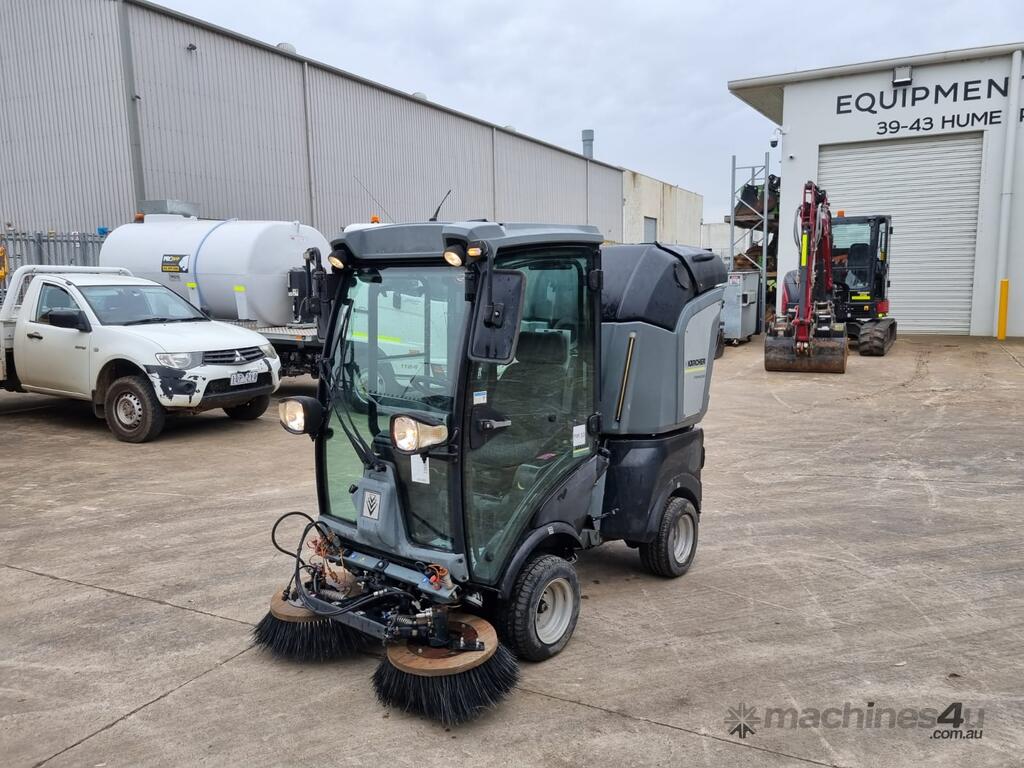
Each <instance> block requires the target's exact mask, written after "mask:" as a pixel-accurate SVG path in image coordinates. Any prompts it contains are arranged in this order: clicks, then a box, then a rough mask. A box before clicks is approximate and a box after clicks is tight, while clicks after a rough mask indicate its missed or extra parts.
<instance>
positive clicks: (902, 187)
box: [818, 133, 981, 334]
mask: <svg viewBox="0 0 1024 768" xmlns="http://www.w3.org/2000/svg"><path fill="white" fill-rule="evenodd" d="M818 183H819V184H820V185H821V186H822V187H824V188H825V190H826V191H827V192H828V197H829V200H830V201H831V203H832V212H833V214H835V212H836V211H838V210H844V211H845V212H846V214H847V215H848V216H863V215H867V214H873V213H877V214H889V215H890V216H892V229H893V233H894V234H893V239H892V244H891V248H890V253H891V263H890V267H889V277H890V280H891V281H892V287H891V288H890V289H889V298H890V304H891V307H890V309H891V313H892V316H893V317H895V318H896V320H897V322H898V323H899V327H900V330H901V331H909V332H911V333H951V334H966V333H969V332H970V329H971V291H972V288H973V285H974V248H975V239H976V235H977V229H978V192H979V187H980V185H981V134H980V133H979V134H958V135H955V136H948V137H941V138H927V139H897V140H895V141H872V142H864V143H860V144H837V145H834V146H823V147H822V148H821V151H820V154H819V156H818Z"/></svg>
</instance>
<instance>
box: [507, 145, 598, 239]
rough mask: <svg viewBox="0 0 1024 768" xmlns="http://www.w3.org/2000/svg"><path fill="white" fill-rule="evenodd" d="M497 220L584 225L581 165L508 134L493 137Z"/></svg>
mask: <svg viewBox="0 0 1024 768" xmlns="http://www.w3.org/2000/svg"><path fill="white" fill-rule="evenodd" d="M494 149H495V166H496V168H497V185H498V195H497V197H498V210H497V214H496V215H497V219H498V221H544V222H548V223H551V224H586V223H587V164H586V161H585V160H583V159H582V158H579V157H576V156H574V155H570V154H568V153H566V152H559V151H558V150H556V149H551V148H550V147H546V146H544V145H543V144H537V143H536V142H533V141H530V140H528V139H524V138H522V137H520V136H516V135H515V134H513V133H507V132H505V131H497V132H496V133H495V145H494Z"/></svg>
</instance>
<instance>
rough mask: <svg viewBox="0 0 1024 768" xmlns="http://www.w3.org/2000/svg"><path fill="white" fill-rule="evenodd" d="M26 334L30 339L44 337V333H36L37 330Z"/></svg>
mask: <svg viewBox="0 0 1024 768" xmlns="http://www.w3.org/2000/svg"><path fill="white" fill-rule="evenodd" d="M26 335H27V336H28V337H29V338H30V339H42V338H43V334H41V333H36V332H35V331H32V333H29V334H26Z"/></svg>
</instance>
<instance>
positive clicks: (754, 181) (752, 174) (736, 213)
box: [729, 152, 779, 333]
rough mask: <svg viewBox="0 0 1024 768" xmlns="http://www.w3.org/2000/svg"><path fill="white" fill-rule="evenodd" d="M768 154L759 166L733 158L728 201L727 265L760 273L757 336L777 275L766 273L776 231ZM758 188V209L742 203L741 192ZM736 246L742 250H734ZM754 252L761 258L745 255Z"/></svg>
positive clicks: (777, 227)
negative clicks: (730, 207) (768, 294)
mask: <svg viewBox="0 0 1024 768" xmlns="http://www.w3.org/2000/svg"><path fill="white" fill-rule="evenodd" d="M770 160H771V156H770V153H768V152H765V153H764V163H763V164H761V165H737V164H736V155H733V156H732V186H731V187H730V198H731V200H732V213H731V214H730V215H729V263H730V267H729V268H730V269H731V270H738V269H743V268H745V267H746V266H747V265H748V264H749V265H750V266H751V267H752V268H753V269H756V270H757V271H758V272H760V273H761V275H760V287H759V289H758V304H757V331H756V332H757V333H761V332H763V331H764V316H765V303H766V291H767V286H768V279H769V278H772V279H774V278H775V277H776V273H774V272H773V273H771V274H769V272H768V245H769V238H770V236H771V235H772V234H776V233H777V232H778V229H779V215H778V211H777V210H771V209H770V207H769V197H770V195H769V193H768V191H769V190H768V187H769V173H768V168H769V162H770ZM758 186H761V188H762V189H763V193H762V194H761V201H762V203H763V204H762V207H761V208H758V207H756V206H755V205H752V204H751V203H750V202H749V201H745V200H744V195H743V192H744V189H745V188H747V187H758ZM737 246H742V248H741V249H740V250H739V251H737ZM754 249H757V250H759V252H760V258H759V259H758V260H757V261H755V260H754V259H752V258H750V256H749V255H748V254H749V252H750V251H752V250H754Z"/></svg>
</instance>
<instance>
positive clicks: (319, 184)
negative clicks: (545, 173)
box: [309, 67, 494, 237]
mask: <svg viewBox="0 0 1024 768" xmlns="http://www.w3.org/2000/svg"><path fill="white" fill-rule="evenodd" d="M309 95H310V117H311V120H310V122H311V125H312V127H313V168H314V174H313V175H314V199H315V205H316V212H315V217H314V222H315V226H317V227H318V228H320V229H322V230H323V231H324V232H325V233H326V234H327V235H328V237H330V236H332V235H333V234H335V233H337V232H338V231H340V229H341V227H343V226H344V225H346V224H350V223H352V222H355V221H367V220H368V219H369V217H370V215H371V214H378V215H380V216H381V218H382V220H384V221H389V220H394V221H415V220H421V221H422V220H424V219H426V218H428V217H429V216H430V215H431V214H432V213H433V212H434V209H435V208H436V207H437V204H438V203H440V202H441V198H442V197H444V194H445V192H447V191H448V190H449V189H451V190H452V195H451V197H450V198H449V199H448V202H446V203H445V206H444V208H443V209H442V214H441V215H442V217H443V218H449V219H451V218H491V217H492V216H493V208H494V202H493V198H494V191H493V184H492V171H491V129H490V128H488V127H487V126H484V125H480V124H479V123H474V122H471V121H469V120H463V119H461V118H458V117H456V116H455V115H451V114H449V113H447V112H442V111H440V110H437V109H433V108H431V107H429V106H427V105H425V104H422V103H419V102H417V101H413V100H410V99H405V98H402V97H400V96H397V95H395V94H393V93H389V92H388V91H384V90H381V89H379V88H373V87H371V86H367V85H364V84H363V83H360V82H357V81H355V80H349V79H346V78H343V77H338V76H337V75H335V74H332V73H330V72H325V71H323V70H320V69H316V68H313V67H310V69H309ZM364 187H365V189H364ZM374 198H376V200H377V201H378V202H379V203H380V206H383V210H382V209H381V208H380V207H378V205H377V203H375V202H374Z"/></svg>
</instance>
